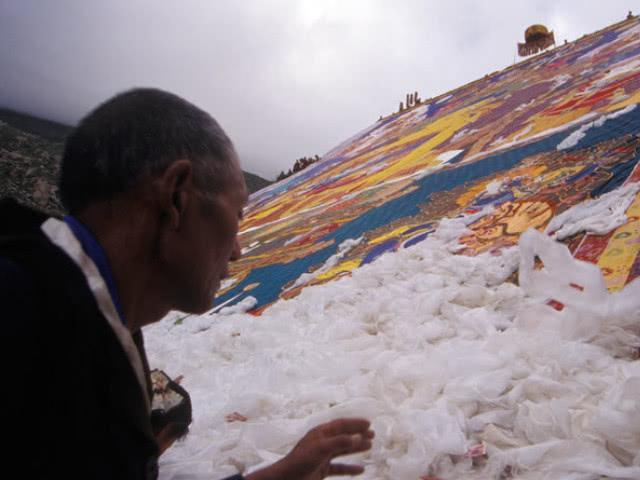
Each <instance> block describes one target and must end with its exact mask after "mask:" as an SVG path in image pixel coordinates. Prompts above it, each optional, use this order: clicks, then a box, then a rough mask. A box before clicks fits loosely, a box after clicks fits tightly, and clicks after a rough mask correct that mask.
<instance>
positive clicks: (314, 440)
mask: <svg viewBox="0 0 640 480" xmlns="http://www.w3.org/2000/svg"><path fill="white" fill-rule="evenodd" d="M369 425H370V424H369V421H368V420H364V419H362V418H341V419H338V420H334V421H332V422H329V423H324V424H322V425H319V426H317V427H316V428H314V429H312V430H310V431H309V432H308V433H307V434H306V435H305V436H304V437H302V440H300V441H299V442H298V444H297V445H296V446H295V447H294V448H293V450H292V451H291V453H289V455H287V456H286V457H284V458H283V459H282V460H280V461H278V462H276V463H274V464H273V465H271V466H269V467H266V468H264V469H262V470H258V471H257V472H254V473H252V474H251V475H248V476H246V480H276V479H277V480H320V479H323V478H325V477H329V476H332V475H359V474H361V473H362V472H363V471H364V468H363V467H361V466H359V465H347V464H344V463H331V461H332V460H333V459H334V458H335V457H339V456H340V455H349V454H351V453H358V452H364V451H366V450H369V449H370V448H371V439H373V436H374V433H373V431H372V430H369Z"/></svg>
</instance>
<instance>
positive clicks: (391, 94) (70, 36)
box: [0, 0, 637, 178]
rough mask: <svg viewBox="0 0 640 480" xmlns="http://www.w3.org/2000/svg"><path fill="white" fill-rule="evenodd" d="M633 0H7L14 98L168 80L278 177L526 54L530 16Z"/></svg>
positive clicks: (66, 97) (576, 22) (69, 106)
mask: <svg viewBox="0 0 640 480" xmlns="http://www.w3.org/2000/svg"><path fill="white" fill-rule="evenodd" d="M631 3H632V2H630V1H629V0H619V1H618V0H609V1H607V2H584V1H578V0H570V1H562V2H552V1H548V0H538V1H533V2H532V1H528V2H526V1H506V0H500V1H491V2H480V1H470V0H451V1H419V0H408V1H400V0H399V1H397V2H391V1H383V0H379V1H378V0H369V1H368V0H358V1H356V0H298V1H296V0H290V1H286V0H270V1H266V0H262V1H261V0H243V1H219V0H217V1H206V0H203V1H186V0H182V1H180V2H170V1H164V2H163V1H158V0H155V1H152V0H136V1H131V0H129V1H127V0H110V1H108V2H104V1H98V0H85V1H83V0H76V1H71V0H66V1H54V0H50V1H35V0H33V1H32V0H0V105H2V106H6V107H10V108H14V109H17V110H23V111H28V112H31V113H34V114H37V115H40V116H44V117H46V118H50V119H54V120H59V121H62V122H66V123H71V124H73V123H75V122H77V121H78V120H79V119H80V118H81V117H82V116H83V115H84V114H86V113H87V112H88V111H89V110H90V109H91V108H92V107H94V106H95V105H96V104H98V103H99V102H101V101H103V100H105V99H106V98H108V97H109V96H111V95H113V94H114V93H116V92H119V91H122V90H125V89H128V88H131V87H134V86H154V87H159V88H163V89H166V90H170V91H172V92H175V93H177V94H179V95H182V96H184V97H185V98H187V99H189V100H191V101H193V102H194V103H196V104H197V105H199V106H201V107H202V108H204V109H205V110H207V111H209V112H210V113H211V114H212V115H213V116H214V117H216V118H217V119H218V121H219V122H220V123H221V124H222V125H223V127H224V128H225V129H226V130H227V132H228V133H229V135H230V136H231V137H232V138H233V140H234V142H235V143H236V146H237V148H238V151H239V153H240V155H241V158H242V160H243V166H244V168H245V169H247V170H249V171H253V172H256V173H259V174H261V175H264V176H266V177H270V178H273V177H275V175H276V174H277V173H278V172H279V171H280V170H283V169H287V168H289V167H290V166H291V165H292V163H293V161H294V160H295V159H296V158H298V157H301V156H304V155H313V154H316V153H318V154H322V153H324V152H326V151H328V150H329V149H331V148H332V147H333V146H335V145H336V144H338V143H339V142H341V141H342V140H344V139H346V138H348V137H349V136H351V135H353V134H354V133H355V132H357V131H358V130H361V129H362V128H364V127H366V126H367V125H370V124H371V123H373V122H374V121H375V120H376V119H377V118H378V116H379V115H381V114H388V113H390V112H392V111H393V110H395V109H397V107H398V102H399V101H400V100H401V99H402V98H403V97H404V94H405V93H407V92H410V91H414V90H418V91H419V92H420V94H421V96H422V97H423V98H428V97H431V96H435V95H438V94H441V93H443V92H446V91H447V90H450V89H452V88H455V87H457V86H460V85H462V84H464V83H466V82H469V81H472V80H474V79H476V78H478V77H481V76H483V75H484V74H486V73H490V72H492V71H495V70H499V69H502V68H504V67H506V66H508V65H510V64H512V63H513V62H514V59H515V60H517V59H516V57H515V48H516V42H517V41H521V39H522V37H523V32H524V29H525V28H526V27H527V26H528V25H529V24H532V23H544V24H546V25H547V26H549V27H550V28H552V29H554V30H555V32H556V40H557V41H558V43H561V42H562V41H563V40H564V39H565V38H566V39H568V40H574V39H576V38H577V37H579V36H581V35H583V34H585V33H590V32H592V31H594V30H597V29H600V28H603V27H605V26H607V25H609V24H611V23H613V22H616V21H619V20H622V19H623V18H624V17H625V16H626V14H627V11H628V9H629V8H630V7H631ZM636 13H637V12H636Z"/></svg>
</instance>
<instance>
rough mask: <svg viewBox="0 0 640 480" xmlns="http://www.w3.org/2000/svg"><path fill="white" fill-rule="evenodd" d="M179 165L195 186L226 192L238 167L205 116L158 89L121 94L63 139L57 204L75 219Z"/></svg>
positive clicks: (230, 148) (232, 151) (229, 145)
mask: <svg viewBox="0 0 640 480" xmlns="http://www.w3.org/2000/svg"><path fill="white" fill-rule="evenodd" d="M181 158H186V159H189V160H191V162H192V163H193V165H194V173H195V175H194V179H195V180H194V181H195V182H196V186H197V187H198V188H200V189H202V190H206V191H216V190H222V189H224V187H225V186H226V185H227V184H228V182H229V179H230V177H231V175H232V174H233V172H235V171H236V168H237V167H236V163H235V158H236V154H235V149H234V147H233V143H232V142H231V140H230V139H229V137H228V136H227V135H226V133H225V132H224V130H222V128H221V127H220V125H218V122H216V121H215V120H214V119H213V118H212V117H211V116H210V115H209V114H208V113H206V112H205V111H203V110H201V109H199V108H198V107H196V106H195V105H192V104H191V103H189V102H187V101H186V100H184V99H182V98H180V97H178V96H177V95H174V94H172V93H168V92H164V91H162V90H157V89H151V88H138V89H134V90H130V91H127V92H124V93H121V94H119V95H116V96H115V97H113V98H111V99H110V100H107V101H106V102H105V103H103V104H102V105H100V106H98V107H97V108H96V109H95V110H93V111H92V112H91V113H90V114H89V115H87V116H86V117H85V118H84V119H83V120H82V121H81V122H80V124H79V125H78V127H77V128H76V129H75V130H74V131H73V132H72V133H71V135H70V136H69V138H68V139H67V142H66V145H65V150H64V155H63V158H62V165H61V169H60V179H59V190H60V198H61V200H62V204H63V205H64V207H65V208H66V209H67V210H68V211H69V212H70V213H75V212H77V211H79V210H82V209H83V208H84V207H86V206H87V205H89V204H91V203H93V202H95V201H100V200H108V199H110V198H112V197H113V196H114V195H116V194H118V193H122V192H126V191H128V190H129V189H131V188H133V187H134V186H136V185H137V184H138V183H139V182H140V180H142V179H143V178H145V177H148V176H156V175H159V174H161V173H162V172H164V171H165V170H166V168H167V167H168V166H169V165H171V163H173V162H174V161H176V160H178V159H181Z"/></svg>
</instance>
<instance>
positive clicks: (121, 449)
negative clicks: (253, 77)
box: [0, 89, 373, 480]
mask: <svg viewBox="0 0 640 480" xmlns="http://www.w3.org/2000/svg"><path fill="white" fill-rule="evenodd" d="M59 193H60V197H61V199H62V202H63V204H64V206H65V208H66V209H67V210H68V212H69V213H70V215H69V216H67V217H65V218H64V221H60V220H57V219H54V218H47V217H46V216H45V215H43V214H41V213H39V212H37V211H34V210H30V209H27V208H25V207H22V206H20V205H18V204H17V203H16V202H15V201H13V200H10V199H5V200H2V201H1V202H0V218H1V219H2V222H1V223H0V306H1V308H2V312H3V320H4V321H3V325H2V332H3V333H2V339H3V346H2V349H1V351H2V357H1V358H2V365H4V366H5V372H4V373H5V375H4V378H3V383H4V386H5V387H4V392H5V393H4V394H3V403H4V405H5V408H4V409H3V412H4V420H3V424H4V425H3V426H4V427H5V432H6V436H7V441H8V443H7V444H5V445H6V446H5V447H4V448H3V449H4V453H5V459H6V460H5V463H4V468H5V469H8V470H11V471H14V472H19V477H21V478H86V479H93V478H96V479H98V478H103V479H153V478H156V477H157V475H158V467H157V465H158V464H157V457H158V455H159V453H160V450H161V448H162V449H164V448H166V447H167V446H168V445H170V444H171V443H172V441H173V440H174V439H175V436H176V435H181V434H183V433H184V431H185V430H186V428H187V427H188V422H189V421H190V405H189V408H188V412H187V414H186V417H188V418H187V420H186V424H185V425H182V427H183V428H179V429H177V430H175V431H176V432H177V433H175V434H174V433H172V432H173V431H174V429H172V428H171V422H169V423H168V424H167V425H163V427H162V428H161V429H160V430H158V428H156V429H155V430H154V428H153V427H152V423H151V420H150V418H151V411H150V410H151V402H150V398H151V395H152V391H151V385H150V380H149V379H150V371H149V366H148V364H147V359H146V355H145V350H144V343H143V337H142V331H141V328H142V327H143V326H145V325H149V324H151V323H154V322H157V321H158V320H160V319H161V318H162V317H163V316H165V315H166V314H167V313H168V312H169V311H170V310H173V309H175V310H181V311H185V312H192V313H203V312H205V311H206V310H208V309H209V308H210V307H211V299H212V298H213V296H214V294H215V293H216V291H217V290H218V289H219V287H220V282H221V280H222V279H223V278H224V277H225V276H226V275H227V266H228V263H229V261H233V260H237V259H238V258H239V257H240V247H239V244H238V239H237V233H238V223H239V221H240V219H241V217H242V211H243V207H244V205H245V202H246V200H247V192H246V187H245V184H244V180H243V176H242V172H241V170H240V166H239V163H238V158H237V155H236V152H235V150H234V147H233V145H232V143H231V141H230V140H229V138H228V137H227V135H226V134H225V133H224V131H223V130H222V128H220V126H219V125H218V124H217V123H216V121H215V120H214V119H213V118H211V117H210V116H209V115H208V114H207V113H205V112H203V111H202V110H200V109H198V108H197V107H195V106H193V105H191V104H190V103H188V102H186V101H185V100H183V99H181V98H179V97H177V96H175V95H172V94H169V93H166V92H162V91H159V90H152V89H137V90H132V91H129V92H126V93H123V94H120V95H118V96H116V97H114V98H112V99H111V100H109V101H107V102H106V103H104V104H102V105H101V106H99V107H98V108H97V109H96V110H94V111H93V112H92V113H91V114H89V116H87V117H86V118H85V119H84V120H83V121H82V122H81V123H80V125H79V126H78V127H77V128H76V130H75V131H74V132H73V133H72V134H71V136H70V137H69V139H68V141H67V144H66V148H65V152H64V156H63V159H62V167H61V176H60V182H59ZM185 354H187V355H188V352H186V353H185ZM183 393H184V395H186V392H183ZM186 396H187V397H188V395H186ZM186 417H185V418H186ZM165 427H166V428H165ZM154 431H155V436H154ZM372 438H373V432H372V431H371V430H369V422H368V421H367V420H364V419H339V420H335V421H333V422H330V423H327V424H323V425H320V426H318V427H316V428H315V429H313V430H311V431H310V432H309V433H307V434H306V435H305V436H304V437H303V438H302V440H300V442H299V443H298V444H297V445H296V446H295V448H294V449H293V450H292V451H291V453H289V454H288V455H287V456H286V457H284V458H283V459H282V460H280V461H278V462H277V463H275V464H273V465H271V466H269V467H266V468H264V469H262V470H259V471H256V472H254V473H251V474H249V475H247V476H246V477H242V476H241V475H237V476H235V477H232V478H236V479H241V478H246V479H247V480H270V479H274V480H275V479H279V480H284V479H296V480H302V479H308V480H315V479H321V478H324V477H326V476H332V475H357V474H359V473H361V472H362V471H363V469H362V467H360V466H356V465H345V464H340V463H332V461H333V460H334V458H335V457H337V456H340V455H345V454H350V453H355V452H362V451H365V450H368V449H369V448H370V447H371V440H372ZM159 444H160V445H159Z"/></svg>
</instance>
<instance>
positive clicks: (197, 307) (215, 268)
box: [177, 159, 247, 313]
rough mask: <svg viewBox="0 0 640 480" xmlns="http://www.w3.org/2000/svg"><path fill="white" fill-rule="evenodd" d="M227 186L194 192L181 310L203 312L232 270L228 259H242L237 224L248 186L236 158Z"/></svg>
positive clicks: (181, 269) (186, 234)
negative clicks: (209, 191) (208, 192)
mask: <svg viewBox="0 0 640 480" xmlns="http://www.w3.org/2000/svg"><path fill="white" fill-rule="evenodd" d="M233 163H234V165H233V173H232V175H230V180H229V183H228V186H227V187H226V188H224V189H223V190H222V191H220V192H216V193H212V194H207V193H206V192H195V194H194V195H193V204H192V205H191V208H189V211H188V213H187V216H188V218H187V222H186V226H185V232H184V234H183V235H184V236H183V239H184V245H183V255H181V257H182V258H183V259H184V261H185V265H181V266H179V267H178V271H179V272H180V273H181V276H182V277H183V278H182V281H181V282H180V285H179V289H180V292H179V297H180V298H179V299H178V300H179V303H180V304H181V305H179V306H177V308H178V309H180V310H183V311H188V312H193V313H203V312H205V311H207V310H209V309H210V308H211V306H212V304H213V298H214V296H215V293H216V292H217V291H218V289H219V288H220V283H221V281H222V279H223V278H225V277H226V276H227V275H228V273H229V271H228V266H229V262H230V261H233V260H237V259H238V258H240V245H239V243H238V238H237V236H238V227H239V223H240V220H241V219H242V211H243V208H244V206H245V205H246V202H247V189H246V186H245V183H244V177H243V175H242V171H241V170H240V166H239V164H238V162H237V160H235V159H234V162H233Z"/></svg>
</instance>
